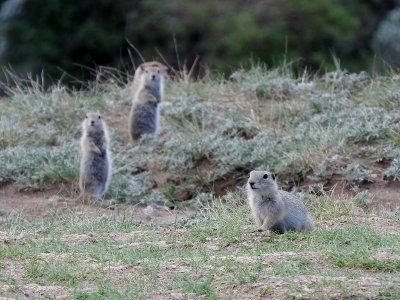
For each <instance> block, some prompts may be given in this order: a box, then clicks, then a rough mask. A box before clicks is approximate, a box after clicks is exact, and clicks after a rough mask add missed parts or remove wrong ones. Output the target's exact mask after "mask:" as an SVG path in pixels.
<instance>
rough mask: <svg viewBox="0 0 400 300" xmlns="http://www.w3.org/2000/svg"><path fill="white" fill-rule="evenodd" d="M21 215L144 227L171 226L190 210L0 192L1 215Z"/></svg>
mask: <svg viewBox="0 0 400 300" xmlns="http://www.w3.org/2000/svg"><path fill="white" fill-rule="evenodd" d="M21 213H22V214H23V215H24V217H28V218H32V219H34V218H38V217H40V218H51V217H53V216H55V215H57V214H73V215H83V214H84V215H107V216H116V217H117V216H123V217H128V218H130V219H132V220H134V221H135V222H137V223H144V224H151V223H154V224H172V223H175V222H179V221H181V220H183V219H187V218H189V217H191V216H193V215H194V214H196V211H195V210H194V209H192V208H182V209H170V208H168V207H165V206H160V205H146V204H136V205H130V204H118V205H113V206H111V207H102V206H100V205H98V204H96V203H93V204H87V205H84V204H81V203H79V202H77V200H76V199H73V198H68V197H64V196H62V195H59V193H58V191H57V190H47V191H40V192H22V191H18V189H17V188H16V187H15V186H13V185H7V186H4V187H2V188H1V189H0V220H1V215H7V214H21Z"/></svg>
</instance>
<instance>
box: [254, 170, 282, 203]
mask: <svg viewBox="0 0 400 300" xmlns="http://www.w3.org/2000/svg"><path fill="white" fill-rule="evenodd" d="M247 188H248V191H249V192H253V193H256V194H259V195H261V196H265V197H274V196H275V195H276V193H277V192H278V185H277V183H276V181H275V175H274V174H272V173H271V172H268V171H251V172H250V177H249V180H248V182H247Z"/></svg>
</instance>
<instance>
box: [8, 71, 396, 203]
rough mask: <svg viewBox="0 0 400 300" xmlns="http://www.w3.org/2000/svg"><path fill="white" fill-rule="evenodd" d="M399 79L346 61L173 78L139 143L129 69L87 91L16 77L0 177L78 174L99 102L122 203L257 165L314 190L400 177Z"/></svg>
mask: <svg viewBox="0 0 400 300" xmlns="http://www.w3.org/2000/svg"><path fill="white" fill-rule="evenodd" d="M398 77H399V76H398V75H397V74H391V75H387V76H384V77H376V78H371V77H369V76H368V75H367V74H366V73H365V72H361V73H359V74H349V73H347V72H345V71H343V70H340V69H338V70H337V71H336V72H331V73H329V74H326V75H324V76H322V77H317V76H311V75H308V74H306V73H304V74H303V75H302V76H301V77H296V76H295V75H294V74H293V73H291V72H290V71H289V68H288V67H287V66H283V67H281V68H278V69H272V70H268V69H266V68H264V67H261V66H254V67H253V68H252V69H251V70H249V71H237V72H235V73H233V74H232V75H231V76H230V78H229V79H222V78H211V77H207V78H204V79H203V80H201V81H190V80H189V81H188V80H185V81H170V82H168V84H167V90H166V99H165V101H164V103H163V104H162V116H163V127H162V131H161V135H160V138H159V141H158V143H157V144H156V145H155V146H154V147H152V148H151V149H149V148H148V147H147V146H146V145H145V144H139V145H133V144H131V143H130V142H129V137H128V132H127V128H126V124H127V120H126V118H127V115H126V113H125V112H126V111H128V110H129V108H130V103H131V97H130V92H129V88H130V86H129V85H127V84H126V83H125V82H123V81H122V80H121V79H120V77H119V76H116V77H115V78H114V79H113V80H102V81H100V79H99V81H98V82H94V83H92V84H91V85H90V86H89V89H87V90H84V91H75V90H74V91H71V90H68V89H66V88H65V87H62V86H55V87H52V88H49V89H48V90H44V88H43V85H42V84H41V82H37V81H29V82H23V81H19V80H18V79H16V86H15V87H13V88H8V89H7V92H8V94H9V97H8V98H2V100H1V101H0V108H1V111H2V115H1V117H0V160H1V161H2V162H5V163H4V167H3V168H2V170H0V182H2V183H3V184H4V183H13V184H16V185H18V186H19V187H20V188H21V189H28V190H38V189H48V188H53V187H54V185H59V184H64V185H71V184H75V183H76V182H77V178H78V176H79V174H78V170H79V141H78V140H79V137H80V122H81V121H82V119H83V116H84V114H85V112H87V111H89V110H100V111H101V112H102V113H103V115H104V119H105V120H106V122H107V123H108V126H109V128H110V131H111V140H112V153H113V162H114V164H113V167H114V176H113V178H112V182H111V185H110V189H109V192H108V194H107V195H106V198H109V199H114V200H115V201H117V202H130V203H138V202H159V203H163V204H166V205H169V206H172V205H177V203H178V204H179V203H180V201H183V200H191V202H192V203H199V202H204V201H203V200H204V197H203V196H204V194H208V195H210V194H216V195H218V196H219V195H223V194H225V193H226V191H225V188H226V187H228V189H230V190H232V189H234V187H235V186H238V185H241V184H243V183H244V182H245V179H246V176H247V175H246V174H247V172H248V171H250V170H251V169H256V168H259V169H265V168H268V169H270V170H271V171H273V172H275V173H277V174H278V175H279V180H280V183H281V184H282V186H283V187H284V188H286V189H289V188H291V187H293V186H300V187H301V189H303V190H305V191H307V190H308V187H309V186H312V185H313V184H315V183H319V184H323V185H325V186H326V188H327V189H330V188H331V187H332V185H333V183H332V177H333V176H334V175H337V176H339V177H340V179H341V181H342V182H343V183H344V184H345V185H347V187H348V188H352V187H354V186H360V185H362V184H364V183H384V182H389V181H393V180H398V178H399V162H398V156H399V154H400V152H399V151H400V150H399V147H398V145H399V132H400V125H399V124H400V123H399V122H398V119H399V116H400V115H399V109H398V108H399V106H400V96H399V93H398V91H397V85H398ZM99 78H104V77H103V76H99ZM380 162H384V163H381V164H379V163H380ZM155 178H156V179H155ZM157 178H158V179H157ZM159 178H163V179H161V180H160V179H159ZM227 180H228V183H226V181H227ZM75 186H76V185H75ZM76 194H77V191H76V188H74V189H71V190H70V192H69V193H68V195H67V196H69V197H75V196H76ZM206 198H207V197H206ZM208 199H209V197H208Z"/></svg>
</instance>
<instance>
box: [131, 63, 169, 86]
mask: <svg viewBox="0 0 400 300" xmlns="http://www.w3.org/2000/svg"><path fill="white" fill-rule="evenodd" d="M167 70H168V68H167V67H166V66H164V65H163V64H162V63H159V62H157V61H150V62H146V63H143V64H141V65H140V66H139V67H138V68H137V69H136V71H135V77H137V76H138V78H140V83H141V84H142V86H145V87H149V88H159V87H160V86H162V85H163V84H164V77H165V76H166V75H167Z"/></svg>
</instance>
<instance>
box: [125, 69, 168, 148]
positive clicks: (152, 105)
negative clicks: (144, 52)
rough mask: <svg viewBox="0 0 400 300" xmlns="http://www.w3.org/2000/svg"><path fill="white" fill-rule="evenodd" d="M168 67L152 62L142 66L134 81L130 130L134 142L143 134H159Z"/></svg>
mask: <svg viewBox="0 0 400 300" xmlns="http://www.w3.org/2000/svg"><path fill="white" fill-rule="evenodd" d="M166 74H167V67H166V66H164V65H163V64H161V63H159V62H156V61H151V62H146V63H143V64H141V65H140V66H139V67H138V68H137V69H136V71H135V77H134V80H133V89H134V91H133V92H134V98H133V102H132V109H131V112H130V115H129V129H130V134H131V138H132V140H133V141H137V140H138V139H140V138H141V137H142V135H143V134H152V135H153V136H154V137H156V136H157V134H158V129H159V119H160V107H159V104H160V102H161V101H162V100H163V98H164V77H165V75H166Z"/></svg>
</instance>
